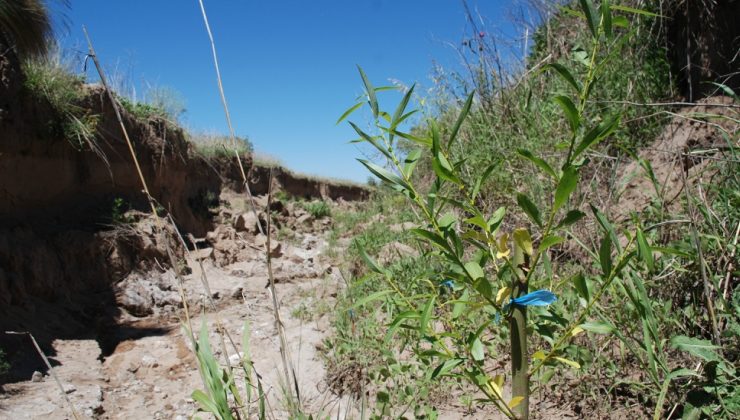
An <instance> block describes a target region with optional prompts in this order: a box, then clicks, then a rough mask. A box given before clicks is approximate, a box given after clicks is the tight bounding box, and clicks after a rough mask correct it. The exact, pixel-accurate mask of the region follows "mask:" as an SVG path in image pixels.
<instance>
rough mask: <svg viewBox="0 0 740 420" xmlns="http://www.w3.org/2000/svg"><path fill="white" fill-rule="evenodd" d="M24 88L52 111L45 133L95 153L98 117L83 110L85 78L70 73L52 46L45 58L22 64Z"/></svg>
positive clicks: (63, 57) (31, 59) (69, 67)
mask: <svg viewBox="0 0 740 420" xmlns="http://www.w3.org/2000/svg"><path fill="white" fill-rule="evenodd" d="M22 71H23V73H24V75H25V77H26V80H25V83H24V87H25V89H26V90H27V91H28V92H29V93H30V95H31V96H33V97H35V98H37V99H38V100H42V101H45V102H47V103H48V104H49V106H51V108H52V110H53V111H54V114H53V115H49V120H48V123H47V129H49V130H50V133H49V134H51V135H52V136H55V137H56V136H59V137H63V138H64V139H66V140H67V141H69V142H70V144H72V145H73V146H75V147H76V148H78V149H82V148H85V147H89V148H91V149H93V150H97V144H96V140H95V133H96V127H97V124H98V121H99V119H100V117H99V116H98V115H95V114H92V113H91V112H90V111H89V110H87V109H85V108H84V107H83V106H82V101H83V99H84V98H85V95H86V93H85V89H84V77H83V76H79V75H77V74H75V73H74V72H72V64H71V60H70V59H69V58H67V57H65V56H64V55H63V53H62V51H61V49H60V48H59V47H58V46H56V45H52V46H51V47H50V48H49V52H48V53H47V54H46V55H43V56H39V57H34V58H30V59H27V60H25V61H23V63H22Z"/></svg>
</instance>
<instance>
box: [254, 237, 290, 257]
mask: <svg viewBox="0 0 740 420" xmlns="http://www.w3.org/2000/svg"><path fill="white" fill-rule="evenodd" d="M266 243H267V236H265V235H262V234H259V235H257V236H255V237H254V244H255V245H256V246H258V247H261V248H262V247H264V246H265V244H266ZM263 251H264V248H263ZM282 255H283V252H282V245H280V242H278V241H276V240H274V239H272V240H271V241H270V256H271V257H272V258H280V257H281V256H282Z"/></svg>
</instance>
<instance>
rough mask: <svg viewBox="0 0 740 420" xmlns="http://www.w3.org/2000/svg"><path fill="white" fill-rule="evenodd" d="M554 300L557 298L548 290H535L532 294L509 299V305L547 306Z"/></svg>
mask: <svg viewBox="0 0 740 420" xmlns="http://www.w3.org/2000/svg"><path fill="white" fill-rule="evenodd" d="M556 300H558V297H557V296H555V293H553V292H551V291H549V290H535V291H534V292H532V293H527V294H526V295H523V296H519V297H518V298H516V299H511V301H510V304H511V305H518V306H547V305H550V304H551V303H553V302H555V301H556Z"/></svg>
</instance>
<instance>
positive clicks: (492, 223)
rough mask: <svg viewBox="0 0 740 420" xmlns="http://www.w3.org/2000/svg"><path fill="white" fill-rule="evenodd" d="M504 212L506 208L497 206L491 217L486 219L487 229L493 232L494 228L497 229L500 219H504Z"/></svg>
mask: <svg viewBox="0 0 740 420" xmlns="http://www.w3.org/2000/svg"><path fill="white" fill-rule="evenodd" d="M505 214H506V208H505V207H499V208H498V209H496V211H495V212H493V214H492V215H491V217H490V218H489V219H488V222H487V223H488V229H489V230H490V231H491V232H495V231H496V229H498V227H499V225H500V224H501V221H503V220H504V215H505Z"/></svg>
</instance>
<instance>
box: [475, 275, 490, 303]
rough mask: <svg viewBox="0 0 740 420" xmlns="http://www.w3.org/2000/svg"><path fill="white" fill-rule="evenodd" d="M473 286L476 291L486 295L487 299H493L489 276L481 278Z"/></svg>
mask: <svg viewBox="0 0 740 420" xmlns="http://www.w3.org/2000/svg"><path fill="white" fill-rule="evenodd" d="M473 287H474V288H475V291H476V292H478V293H480V294H481V296H483V297H485V298H486V299H491V298H492V297H493V288H492V287H491V282H489V281H488V279H487V278H485V277H481V278H479V279H478V280H477V281H476V282H475V283H474V284H473Z"/></svg>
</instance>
